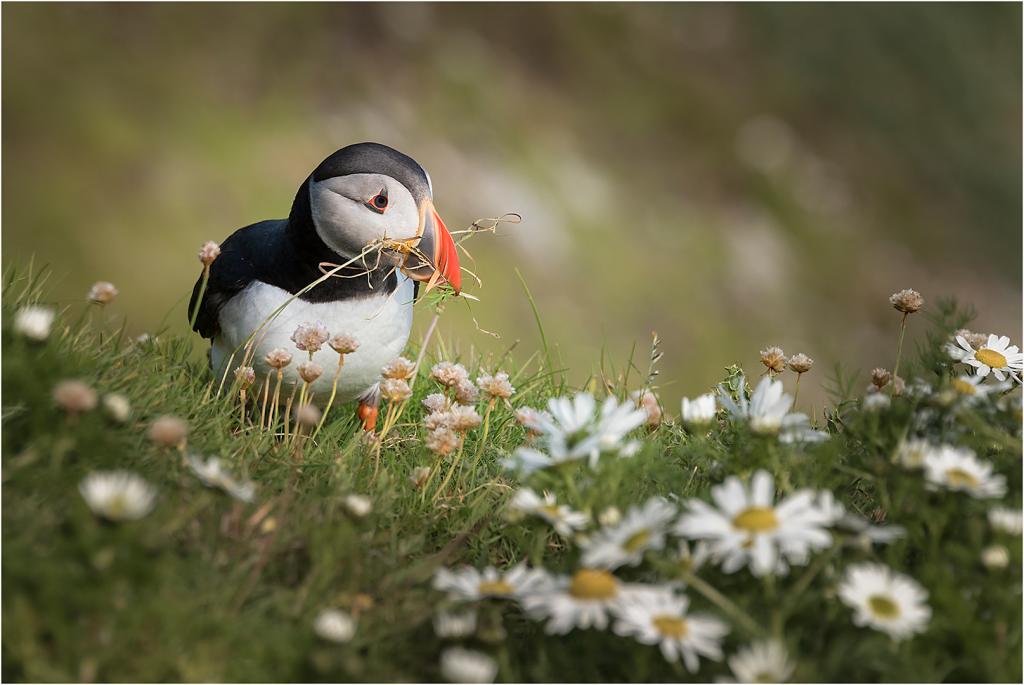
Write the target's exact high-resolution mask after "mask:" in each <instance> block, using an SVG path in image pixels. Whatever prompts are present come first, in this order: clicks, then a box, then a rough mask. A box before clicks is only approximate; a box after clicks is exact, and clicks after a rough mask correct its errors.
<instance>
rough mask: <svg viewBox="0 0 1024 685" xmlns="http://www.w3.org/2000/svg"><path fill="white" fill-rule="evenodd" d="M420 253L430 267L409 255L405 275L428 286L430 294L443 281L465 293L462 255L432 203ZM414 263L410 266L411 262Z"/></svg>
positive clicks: (424, 225)
mask: <svg viewBox="0 0 1024 685" xmlns="http://www.w3.org/2000/svg"><path fill="white" fill-rule="evenodd" d="M418 247H419V252H420V253H421V254H422V255H423V256H426V257H427V259H428V260H429V261H430V263H429V264H423V263H422V261H423V260H422V258H421V257H420V256H419V255H417V254H415V253H414V254H412V255H410V256H409V258H408V260H406V261H407V263H406V269H405V272H406V273H407V274H408V275H409V277H410V278H412V279H414V280H417V281H425V282H426V283H427V288H426V290H427V292H430V289H431V288H433V287H434V286H435V285H437V284H438V282H440V281H442V280H443V281H444V282H446V283H448V285H450V286H451V287H452V289H453V290H455V292H456V293H459V292H461V291H462V270H461V268H460V267H459V253H458V249H457V248H456V247H455V241H454V240H453V239H452V234H451V233H449V232H448V227H447V226H445V225H444V221H442V220H441V217H440V215H439V214H438V213H437V210H436V209H434V205H433V204H432V203H428V204H427V205H426V207H425V211H424V221H423V234H422V236H421V237H420V242H419V245H418ZM410 261H411V262H413V263H412V264H409V263H408V262H410Z"/></svg>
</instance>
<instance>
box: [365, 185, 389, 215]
mask: <svg viewBox="0 0 1024 685" xmlns="http://www.w3.org/2000/svg"><path fill="white" fill-rule="evenodd" d="M366 206H367V207H369V208H370V209H372V210H373V211H375V212H377V213H378V214H383V213H384V210H385V209H387V208H388V189H387V188H381V189H380V192H379V193H377V194H376V195H374V196H373V197H372V198H371V199H370V201H369V202H367V203H366Z"/></svg>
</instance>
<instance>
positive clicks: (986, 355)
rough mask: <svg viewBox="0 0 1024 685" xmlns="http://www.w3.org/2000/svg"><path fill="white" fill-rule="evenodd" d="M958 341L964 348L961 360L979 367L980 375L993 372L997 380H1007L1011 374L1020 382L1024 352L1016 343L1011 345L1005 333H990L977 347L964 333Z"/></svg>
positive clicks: (958, 337)
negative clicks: (1001, 334) (983, 342)
mask: <svg viewBox="0 0 1024 685" xmlns="http://www.w3.org/2000/svg"><path fill="white" fill-rule="evenodd" d="M956 342H957V344H958V345H959V346H960V347H961V348H962V350H963V354H962V356H961V357H960V361H962V362H963V363H964V364H967V365H969V366H973V367H974V368H975V369H977V371H976V373H977V375H978V376H980V377H982V378H984V377H986V376H988V375H989V373H991V374H992V375H993V376H995V377H996V380H1000V381H1005V380H1006V378H1007V376H1009V377H1010V378H1013V379H1014V380H1015V381H1017V382H1018V383H1020V372H1021V369H1022V368H1024V354H1022V353H1021V351H1020V350H1019V349H1018V348H1017V346H1016V345H1011V344H1010V339H1009V338H1008V337H1006V336H1005V335H1004V336H997V335H989V336H988V340H987V341H986V342H985V344H984V345H981V346H980V347H978V348H977V349H975V348H974V347H972V346H971V344H970V342H968V341H967V340H966V339H965V338H964V336H962V335H958V336H957V337H956Z"/></svg>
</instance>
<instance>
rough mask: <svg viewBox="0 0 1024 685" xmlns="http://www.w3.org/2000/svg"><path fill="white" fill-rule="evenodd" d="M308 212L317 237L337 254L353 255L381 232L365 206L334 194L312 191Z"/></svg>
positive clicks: (378, 236)
mask: <svg viewBox="0 0 1024 685" xmlns="http://www.w3.org/2000/svg"><path fill="white" fill-rule="evenodd" d="M310 211H311V214H312V216H313V225H314V226H315V227H316V232H317V234H318V235H319V236H320V239H321V240H323V241H324V243H326V245H327V246H328V247H329V248H331V249H332V250H334V251H335V252H337V253H339V254H350V253H351V254H356V253H358V252H359V251H360V250H361V249H362V248H363V246H365V245H367V244H368V243H371V242H373V241H374V240H376V239H378V238H380V236H381V235H382V234H383V228H382V227H380V226H376V225H374V224H375V223H376V222H374V221H373V219H374V218H375V217H373V216H371V215H370V212H369V211H368V210H367V209H366V208H365V207H363V206H361V205H358V204H356V203H355V202H353V201H351V200H349V199H348V198H346V197H342V196H340V195H338V194H337V193H332V192H330V191H326V190H325V191H320V192H317V193H313V194H312V197H311V198H310Z"/></svg>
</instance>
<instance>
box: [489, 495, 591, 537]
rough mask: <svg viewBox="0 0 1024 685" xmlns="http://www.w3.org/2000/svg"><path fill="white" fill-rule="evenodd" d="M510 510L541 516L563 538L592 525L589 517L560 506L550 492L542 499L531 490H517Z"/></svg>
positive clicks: (566, 506) (563, 505) (510, 503)
mask: <svg viewBox="0 0 1024 685" xmlns="http://www.w3.org/2000/svg"><path fill="white" fill-rule="evenodd" d="M509 508H510V509H512V510H513V511H516V512H519V513H523V514H531V515H533V516H539V517H540V518H542V519H544V520H545V521H547V522H548V523H550V524H551V527H552V528H554V529H555V532H557V533H558V534H559V535H561V536H563V537H570V536H572V534H573V532H574V531H577V530H583V529H584V528H586V527H587V524H589V523H590V517H589V516H587V515H586V514H584V513H582V512H579V511H573V510H572V509H571V508H570V507H569V506H568V505H565V504H559V503H558V501H557V500H556V499H555V496H554V495H553V494H551V493H550V492H545V493H544V495H543V497H542V496H540V495H538V494H537V493H536V492H534V491H533V490H531V489H530V488H521V489H519V490H517V491H516V494H515V496H514V497H513V498H512V501H511V502H509Z"/></svg>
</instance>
